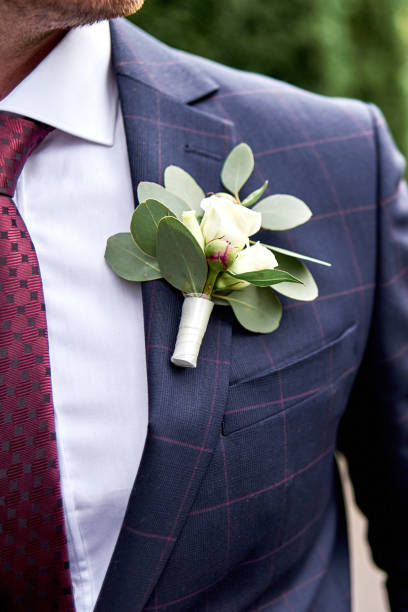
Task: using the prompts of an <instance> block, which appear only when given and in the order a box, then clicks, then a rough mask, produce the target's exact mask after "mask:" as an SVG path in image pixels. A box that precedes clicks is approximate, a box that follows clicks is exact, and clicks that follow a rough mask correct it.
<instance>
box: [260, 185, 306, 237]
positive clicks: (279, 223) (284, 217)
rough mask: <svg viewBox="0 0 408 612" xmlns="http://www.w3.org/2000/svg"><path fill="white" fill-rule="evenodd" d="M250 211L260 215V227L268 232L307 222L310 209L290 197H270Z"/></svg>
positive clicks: (300, 201)
mask: <svg viewBox="0 0 408 612" xmlns="http://www.w3.org/2000/svg"><path fill="white" fill-rule="evenodd" d="M252 210H255V211H256V212H260V213H261V214H262V227H263V228H264V229H268V230H275V231H277V230H288V229H292V228H294V227H297V226H298V225H302V224H303V223H306V221H309V219H310V217H311V216H312V211H311V210H310V208H309V207H308V206H307V205H306V204H305V203H304V202H302V200H299V198H295V197H294V196H291V195H285V194H282V195H272V196H269V197H267V198H265V199H264V200H261V202H259V203H258V204H257V205H256V206H254V208H253V209H252Z"/></svg>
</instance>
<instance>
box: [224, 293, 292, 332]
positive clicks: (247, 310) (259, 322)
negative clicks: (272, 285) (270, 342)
mask: <svg viewBox="0 0 408 612" xmlns="http://www.w3.org/2000/svg"><path fill="white" fill-rule="evenodd" d="M226 299H227V300H228V302H229V304H230V305H231V307H232V310H233V311H234V314H235V316H236V318H237V319H238V321H239V322H240V324H241V325H242V327H245V329H248V330H249V331H251V332H260V333H262V334H268V333H271V332H273V331H275V329H277V328H278V327H279V323H280V320H281V317H282V306H281V303H280V301H279V299H278V298H277V296H276V295H275V294H274V293H273V291H272V290H271V289H269V288H267V287H254V286H253V285H249V287H245V289H241V290H239V291H232V292H231V293H230V294H229V295H228V296H227V297H226Z"/></svg>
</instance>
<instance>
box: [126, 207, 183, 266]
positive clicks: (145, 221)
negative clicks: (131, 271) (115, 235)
mask: <svg viewBox="0 0 408 612" xmlns="http://www.w3.org/2000/svg"><path fill="white" fill-rule="evenodd" d="M168 216H174V213H173V212H172V211H171V210H170V209H169V208H167V206H163V204H160V202H158V201H157V200H146V202H142V203H141V204H139V206H138V207H137V208H136V210H135V212H134V213H133V215H132V220H131V222H130V233H131V234H132V237H133V240H134V241H135V242H136V244H137V246H139V247H140V248H141V249H142V250H143V251H144V252H145V253H147V254H148V255H151V257H156V243H157V229H158V227H159V222H160V220H161V219H163V217H168Z"/></svg>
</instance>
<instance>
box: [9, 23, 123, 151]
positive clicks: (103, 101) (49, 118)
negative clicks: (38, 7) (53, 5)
mask: <svg viewBox="0 0 408 612" xmlns="http://www.w3.org/2000/svg"><path fill="white" fill-rule="evenodd" d="M117 108H118V92H117V86H116V81H115V77H114V74H113V70H112V66H111V43H110V32H109V23H108V22H107V21H103V22H101V23H97V24H94V25H91V26H84V27H81V28H75V29H72V30H70V31H69V32H68V33H67V34H66V35H65V36H64V38H63V39H62V40H61V42H60V43H59V44H58V45H57V46H56V47H55V48H54V49H53V50H52V51H51V53H49V55H47V57H46V58H45V59H44V60H43V61H42V62H41V63H40V64H39V65H38V66H37V67H36V68H35V70H33V71H32V72H31V73H30V74H29V75H28V76H27V77H26V78H25V79H24V80H23V81H21V83H19V85H18V86H17V87H16V88H15V89H13V90H12V91H11V92H10V93H9V94H8V96H6V97H5V98H4V99H3V100H1V101H0V110H4V111H8V112H12V113H16V114H19V115H24V116H27V117H30V118H32V119H36V120H37V121H42V122H43V123H47V124H49V125H52V126H53V127H55V128H57V129H60V130H63V131H64V132H68V133H69V134H72V135H74V136H78V137H79V138H84V139H85V140H91V141H93V142H96V143H99V144H103V145H108V146H112V145H113V142H114V130H115V122H116V114H117Z"/></svg>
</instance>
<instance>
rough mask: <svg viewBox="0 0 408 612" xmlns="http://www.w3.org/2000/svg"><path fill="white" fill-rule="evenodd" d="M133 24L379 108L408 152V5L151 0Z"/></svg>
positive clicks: (399, 1) (382, 0)
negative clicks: (364, 101)
mask: <svg viewBox="0 0 408 612" xmlns="http://www.w3.org/2000/svg"><path fill="white" fill-rule="evenodd" d="M131 19H132V21H134V22H135V23H136V24H137V25H139V26H140V27H142V28H143V29H145V30H146V31H148V32H150V33H152V34H153V35H155V36H157V37H158V38H160V39H161V40H163V41H165V42H167V43H168V44H170V45H173V46H175V47H178V48H181V49H185V50H187V51H190V52H192V53H197V54H199V55H203V56H205V57H209V58H211V59H214V60H216V61H219V62H222V63H225V64H229V65H231V66H235V67H237V68H242V69H244V70H251V71H256V72H261V73H263V74H267V75H271V76H274V77H275V78H278V79H282V80H285V81H288V82H290V83H294V84H295V85H299V86H300V87H304V88H306V89H310V90H312V91H316V92H319V93H323V94H327V95H330V96H347V97H354V98H360V99H363V100H366V101H370V102H375V103H376V104H377V105H378V106H380V107H381V109H382V110H383V112H384V114H385V116H386V118H387V120H388V122H389V124H390V126H391V129H392V131H393V133H394V136H395V138H396V140H397V143H398V144H399V146H400V148H401V149H402V150H403V152H405V153H408V2H407V1H406V0H145V5H144V6H143V8H142V9H141V10H140V11H139V12H138V13H137V14H136V15H134V16H133V17H132V18H131Z"/></svg>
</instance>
